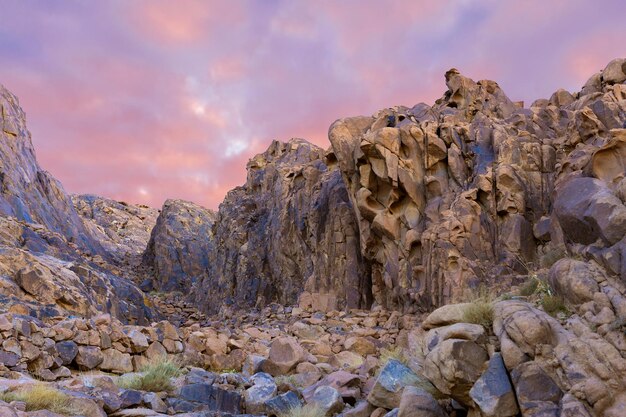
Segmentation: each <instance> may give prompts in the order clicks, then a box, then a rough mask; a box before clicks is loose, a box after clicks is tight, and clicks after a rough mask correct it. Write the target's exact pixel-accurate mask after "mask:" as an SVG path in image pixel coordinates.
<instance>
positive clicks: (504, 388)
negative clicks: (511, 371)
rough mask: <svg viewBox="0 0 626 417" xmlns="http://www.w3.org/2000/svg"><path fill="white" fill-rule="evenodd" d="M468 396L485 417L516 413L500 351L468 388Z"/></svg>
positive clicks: (515, 404)
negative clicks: (469, 388)
mask: <svg viewBox="0 0 626 417" xmlns="http://www.w3.org/2000/svg"><path fill="white" fill-rule="evenodd" d="M470 397H472V400H474V402H475V403H476V404H477V405H478V407H479V408H480V410H481V411H482V413H483V414H484V415H485V416H486V417H509V416H515V415H517V413H518V412H519V409H518V407H517V400H516V399H515V393H514V392H513V387H512V386H511V382H510V381H509V375H508V374H507V372H506V367H505V366H504V361H503V360H502V355H501V354H500V353H495V354H494V355H493V356H492V357H491V359H490V360H489V364H488V366H487V369H486V370H485V372H484V373H483V374H482V375H481V376H480V378H478V380H477V381H476V383H475V384H474V386H473V387H472V389H471V390H470Z"/></svg>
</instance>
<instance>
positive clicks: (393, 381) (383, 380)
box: [367, 359, 434, 410]
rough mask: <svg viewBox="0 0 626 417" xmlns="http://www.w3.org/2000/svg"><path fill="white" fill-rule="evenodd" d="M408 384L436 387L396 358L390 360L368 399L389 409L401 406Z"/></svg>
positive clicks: (371, 402) (377, 405) (378, 405)
mask: <svg viewBox="0 0 626 417" xmlns="http://www.w3.org/2000/svg"><path fill="white" fill-rule="evenodd" d="M407 386H417V387H420V386H421V387H427V388H428V389H429V390H430V389H432V390H433V392H434V387H433V386H432V384H431V383H430V382H429V381H428V380H426V379H425V378H424V377H421V376H418V375H416V374H415V373H414V372H413V371H412V370H411V369H410V368H409V367H407V366H405V365H403V364H402V363H400V362H398V361H397V360H395V359H391V360H389V361H388V362H387V363H386V364H385V365H384V366H383V368H382V369H381V371H380V374H379V375H378V378H377V379H376V382H375V383H374V386H373V387H372V389H371V391H370V393H369V394H368V396H367V401H369V402H370V404H372V405H374V406H376V407H382V408H386V409H388V410H390V409H392V408H397V407H399V406H400V400H401V398H402V391H403V390H404V388H406V387H407Z"/></svg>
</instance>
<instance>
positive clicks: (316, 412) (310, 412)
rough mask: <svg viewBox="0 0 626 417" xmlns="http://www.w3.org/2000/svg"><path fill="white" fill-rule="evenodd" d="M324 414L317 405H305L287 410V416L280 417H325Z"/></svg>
mask: <svg viewBox="0 0 626 417" xmlns="http://www.w3.org/2000/svg"><path fill="white" fill-rule="evenodd" d="M325 415H326V413H324V410H322V409H321V408H320V406H318V405H314V404H307V405H304V406H300V407H294V408H291V409H289V411H288V412H287V414H285V415H284V416H281V417H325Z"/></svg>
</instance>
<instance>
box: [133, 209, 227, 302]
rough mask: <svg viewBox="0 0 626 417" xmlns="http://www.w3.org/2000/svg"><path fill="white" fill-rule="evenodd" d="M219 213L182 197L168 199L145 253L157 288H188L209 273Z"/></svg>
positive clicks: (181, 289) (186, 289)
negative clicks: (181, 198) (216, 218)
mask: <svg viewBox="0 0 626 417" xmlns="http://www.w3.org/2000/svg"><path fill="white" fill-rule="evenodd" d="M215 217H216V214H215V212H213V211H212V210H208V209H205V208H204V207H200V206H198V205H196V204H193V203H190V202H187V201H182V200H167V201H166V202H165V204H164V205H163V210H162V211H161V214H160V215H159V217H158V220H157V222H156V226H155V227H154V229H152V234H151V236H150V241H149V243H148V247H147V249H146V252H145V254H144V257H143V263H144V265H146V266H148V267H149V268H152V270H153V272H154V282H153V285H154V287H155V288H157V289H159V290H161V291H182V292H186V291H188V290H189V289H190V288H191V286H192V285H193V284H194V283H195V282H198V281H200V280H202V279H204V278H205V277H206V275H207V269H208V268H209V254H210V253H211V251H212V250H213V223H214V222H215Z"/></svg>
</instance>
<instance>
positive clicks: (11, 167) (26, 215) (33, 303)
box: [0, 86, 155, 323]
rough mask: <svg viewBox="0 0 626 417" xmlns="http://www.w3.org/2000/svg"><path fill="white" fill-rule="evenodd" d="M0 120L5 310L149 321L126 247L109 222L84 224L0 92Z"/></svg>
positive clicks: (0, 259) (13, 104) (0, 290)
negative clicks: (125, 260) (126, 259)
mask: <svg viewBox="0 0 626 417" xmlns="http://www.w3.org/2000/svg"><path fill="white" fill-rule="evenodd" d="M0 116H1V117H0V304H1V305H2V307H3V310H11V311H14V312H18V313H20V314H28V315H33V316H38V317H49V316H55V315H68V314H79V315H82V316H86V317H88V316H92V315H94V314H98V313H99V312H108V313H111V314H114V315H115V316H117V317H119V318H120V319H121V320H124V321H127V322H137V323H144V322H147V321H149V320H151V319H152V318H154V317H155V314H154V312H153V311H152V309H151V308H149V307H148V306H146V304H145V303H144V296H143V294H142V293H141V291H139V289H138V288H137V287H136V286H135V285H134V284H133V283H132V282H131V281H130V280H129V279H127V277H129V275H131V274H130V272H129V270H130V269H129V268H128V267H127V265H124V263H123V262H122V258H121V257H119V256H117V255H118V254H119V253H121V252H124V251H125V250H128V249H129V248H128V246H125V245H124V244H123V243H122V242H121V239H118V238H113V237H112V235H113V234H115V232H114V231H113V229H112V228H108V226H109V225H113V224H114V222H115V220H114V219H112V218H108V219H106V220H105V219H104V217H103V216H99V215H97V214H96V215H94V213H93V212H91V214H90V219H89V220H87V219H86V220H85V223H83V219H82V218H81V216H79V215H78V213H77V211H76V209H75V207H74V205H73V204H72V200H71V199H70V197H69V196H68V195H67V194H66V193H65V191H64V190H63V188H62V186H61V184H60V183H59V182H58V181H57V180H55V179H54V178H53V177H52V176H51V175H50V174H48V173H47V172H45V171H43V170H42V169H41V168H40V167H39V164H38V163H37V160H36V159H35V152H34V150H33V146H32V142H31V137H30V132H28V130H27V128H26V121H25V115H24V112H23V110H22V109H21V108H20V106H19V103H18V101H17V98H16V97H15V96H14V95H13V94H11V93H10V92H9V91H7V90H6V89H5V88H4V87H2V86H0ZM79 200H80V198H78V199H77V200H76V201H77V202H78V201H79ZM82 201H83V203H86V201H87V200H86V199H84V200H82ZM81 209H83V212H82V213H83V214H84V213H85V211H84V206H82V207H81ZM90 210H93V207H91V208H90ZM96 218H98V219H99V220H101V222H102V225H101V227H100V229H97V227H96V224H97V223H98V219H96ZM104 228H108V230H107V232H108V233H109V235H106V233H107V232H105V231H104V230H105V229H104ZM105 236H106V237H105ZM119 236H120V235H119V234H118V237H119ZM140 241H141V238H140V239H138V240H135V242H140ZM146 241H147V239H146ZM118 243H120V245H119V246H118ZM131 244H133V243H128V245H131ZM142 245H145V242H144V243H143V244H142ZM105 247H106V248H107V249H105ZM122 248H123V249H122ZM133 250H136V248H133ZM142 250H143V248H142V249H141V250H140V251H142Z"/></svg>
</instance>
